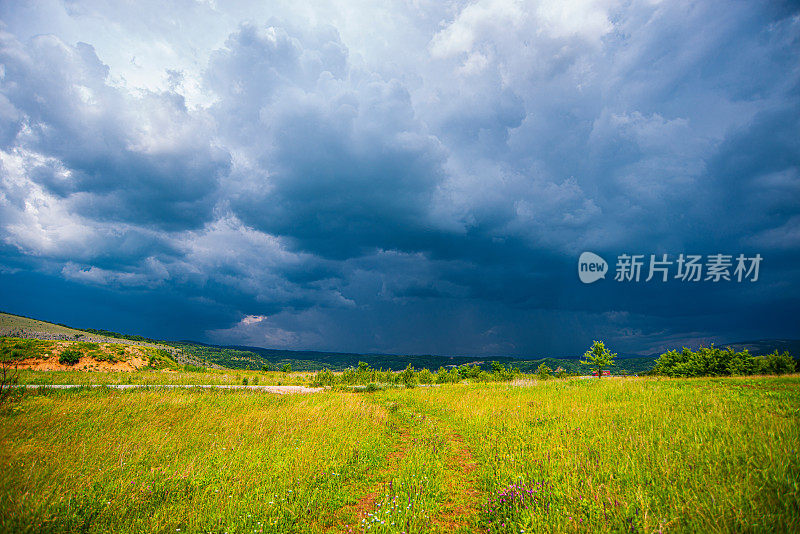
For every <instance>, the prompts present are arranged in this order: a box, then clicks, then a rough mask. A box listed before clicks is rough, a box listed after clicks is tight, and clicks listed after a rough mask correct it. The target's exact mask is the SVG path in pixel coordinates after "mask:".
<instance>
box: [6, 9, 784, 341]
mask: <svg viewBox="0 0 800 534" xmlns="http://www.w3.org/2000/svg"><path fill="white" fill-rule="evenodd" d="M245 4H246V3H242V5H239V4H238V3H231V4H230V5H226V6H213V5H207V4H202V5H201V4H194V3H192V4H191V5H189V4H187V5H185V6H178V7H175V8H173V7H171V6H166V7H163V8H161V7H160V8H159V10H152V13H153V15H152V16H153V17H155V13H158V17H157V18H158V20H152V21H151V20H149V19H150V17H151V15H150V14H149V13H150V11H149V10H147V9H142V10H140V12H131V11H130V10H129V9H128V8H126V7H124V6H112V5H108V4H106V3H102V2H94V1H92V0H86V1H83V2H69V3H67V4H65V3H62V2H60V1H59V0H52V1H51V2H49V3H43V4H42V5H41V6H39V7H37V6H13V5H4V6H2V8H0V18H2V20H3V21H5V22H6V27H5V28H4V30H3V32H2V35H0V65H2V71H0V165H1V166H0V263H1V264H2V267H3V273H4V274H0V277H7V279H8V280H12V279H16V278H15V277H17V278H18V277H44V279H46V280H48V282H47V284H46V285H48V287H50V286H52V287H56V286H58V284H59V283H61V284H64V287H65V288H69V291H77V292H79V291H80V288H86V289H85V291H86V292H87V294H99V293H97V292H98V291H100V292H107V293H108V294H109V295H113V298H111V297H109V298H111V300H113V301H114V302H122V301H124V299H125V298H126V295H127V296H130V297H131V299H133V301H135V302H137V303H139V304H137V305H141V303H144V302H151V301H152V302H156V301H157V302H159V303H160V305H163V306H166V307H168V308H169V309H170V310H173V311H174V313H175V314H180V313H183V312H185V311H187V310H198V311H195V312H193V313H194V314H195V315H194V316H193V317H194V319H196V320H197V324H198V325H201V326H198V328H199V330H198V334H197V335H198V336H200V335H203V334H202V331H208V332H209V333H208V334H207V335H208V336H209V337H208V338H209V339H214V340H219V341H226V342H236V341H237V339H241V340H246V341H247V342H249V343H252V344H257V345H270V346H280V347H289V348H324V349H341V350H370V351H398V352H440V353H446V352H451V353H461V354H501V353H502V354H530V353H532V352H536V351H542V352H547V353H566V352H576V351H579V350H580V348H581V347H582V346H584V345H585V344H587V343H588V342H590V341H591V339H592V338H597V337H602V338H605V339H609V340H612V341H613V342H614V344H615V345H617V346H619V347H620V350H625V351H644V352H647V351H649V350H658V349H659V348H661V347H663V346H666V345H668V344H670V343H675V344H680V343H683V342H692V341H696V342H699V341H705V340H711V339H723V340H728V341H730V340H732V339H733V338H741V337H770V336H789V335H793V334H794V333H795V332H797V328H798V326H800V324H798V323H797V320H796V319H795V317H796V316H797V314H796V311H797V308H798V304H800V271H798V267H797V265H798V262H800V252H799V251H800V247H799V246H798V245H800V208H798V207H799V206H800V161H798V160H799V159H800V144H799V143H798V138H797V135H796V132H797V131H800V98H798V94H800V93H798V88H799V87H800V70H798V68H797V66H796V57H797V55H798V51H800V23H798V20H800V18H798V16H799V15H798V10H797V9H796V8H795V7H793V6H792V4H791V3H783V4H781V3H771V4H741V3H733V2H731V3H725V4H723V5H720V4H713V3H711V2H669V3H658V2H655V3H653V2H633V3H620V2H615V1H608V2H606V1H592V0H587V1H581V2H539V3H536V4H532V3H524V2H522V3H518V2H503V1H496V0H479V1H477V2H470V3H463V4H457V5H453V6H452V8H447V9H446V8H444V7H434V6H427V7H425V6H416V7H410V6H368V7H362V8H358V9H357V8H355V7H349V6H346V5H345V6H335V5H333V4H328V3H325V2H319V3H316V4H313V5H309V6H305V7H303V6H296V5H294V4H291V3H285V4H284V3H277V4H275V5H274V6H272V7H271V8H270V9H266V8H263V7H262V6H252V5H245ZM182 17H183V19H186V20H191V21H192V24H191V28H189V27H186V28H185V31H180V32H176V31H173V28H175V27H177V25H179V21H181V20H183V19H182ZM388 21H395V22H396V21H403V23H402V24H399V23H392V24H390V23H389V22H388ZM109 27H113V28H117V30H115V31H116V32H117V33H110V32H109V30H108V28H109ZM117 41H118V42H119V43H121V45H119V46H115V43H116V42H117ZM583 250H592V251H594V252H596V253H598V254H600V255H602V256H603V257H605V258H607V259H609V260H611V259H613V258H615V257H616V255H618V254H621V253H640V254H651V253H669V254H673V255H675V254H678V253H681V252H683V253H699V254H713V253H718V252H721V253H731V254H738V253H740V252H741V253H746V254H749V255H752V254H755V253H761V254H762V255H763V256H764V257H765V262H764V265H763V272H762V278H761V279H760V280H759V282H758V283H756V284H751V285H745V284H736V283H732V284H727V285H725V284H712V283H699V284H694V285H691V284H680V283H678V282H673V283H666V284H653V283H650V284H644V283H640V284H628V285H625V284H619V283H615V282H613V281H611V280H605V281H601V282H598V283H596V284H594V285H591V286H584V285H582V284H580V282H579V281H578V280H577V277H576V276H575V272H574V271H575V263H576V260H577V257H578V255H579V254H580V252H582V251H583ZM612 263H613V262H612ZM214 310H217V311H214ZM12 311H13V310H12ZM26 312H27V313H34V312H35V310H34V311H31V310H28V309H27V308H26ZM90 315H91V313H89V312H88V311H87V312H86V314H85V317H89V316H90ZM97 317H102V318H103V320H108V321H111V323H109V324H98V325H97V326H100V327H103V326H106V327H114V328H123V329H124V327H125V325H132V326H133V325H136V326H137V327H140V326H144V327H145V328H146V325H143V323H142V322H141V321H133V320H132V319H131V314H130V313H129V311H126V312H124V313H123V312H120V313H119V314H117V315H116V317H115V314H114V313H113V312H108V311H107V310H106V311H103V312H102V315H100V314H98V315H97ZM114 321H116V322H114ZM158 324H161V325H164V324H165V323H158ZM157 328H158V327H156V326H153V327H152V329H150V330H148V332H147V333H150V334H151V335H157V334H156V333H155V330H154V329H157ZM161 328H162V329H163V330H162V333H161V334H158V335H164V336H174V335H178V334H177V333H178V332H181V333H182V334H181V335H183V333H185V332H186V331H187V328H188V327H187V325H186V324H184V323H182V324H181V325H180V326H177V325H176V326H175V327H169V326H161Z"/></svg>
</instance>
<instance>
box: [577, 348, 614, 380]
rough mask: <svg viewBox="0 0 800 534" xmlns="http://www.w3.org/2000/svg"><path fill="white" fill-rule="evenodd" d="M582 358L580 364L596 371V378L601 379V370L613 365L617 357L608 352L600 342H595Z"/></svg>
mask: <svg viewBox="0 0 800 534" xmlns="http://www.w3.org/2000/svg"><path fill="white" fill-rule="evenodd" d="M583 357H584V358H585V360H581V363H582V364H583V365H591V366H592V370H594V369H596V370H597V378H602V376H603V369H605V368H606V367H611V366H612V365H614V358H616V357H617V354H616V353H615V352H611V351H609V350H608V349H607V348H606V346H605V345H604V344H603V342H602V341H595V342H594V343H593V344H592V347H591V348H590V349H589V350H587V351H586V354H584V355H583Z"/></svg>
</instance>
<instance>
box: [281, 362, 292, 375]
mask: <svg viewBox="0 0 800 534" xmlns="http://www.w3.org/2000/svg"><path fill="white" fill-rule="evenodd" d="M281 371H283V372H284V373H291V372H292V364H291V363H285V364H283V368H281Z"/></svg>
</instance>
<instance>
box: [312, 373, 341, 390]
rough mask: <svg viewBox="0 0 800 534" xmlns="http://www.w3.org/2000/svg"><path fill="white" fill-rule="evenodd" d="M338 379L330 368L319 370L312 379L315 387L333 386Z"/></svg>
mask: <svg viewBox="0 0 800 534" xmlns="http://www.w3.org/2000/svg"><path fill="white" fill-rule="evenodd" d="M335 380H336V375H334V374H333V372H332V371H331V370H330V369H323V370H322V371H318V372H317V374H316V375H314V378H313V379H312V380H311V385H312V386H314V387H317V388H318V387H323V386H333V384H334V381H335Z"/></svg>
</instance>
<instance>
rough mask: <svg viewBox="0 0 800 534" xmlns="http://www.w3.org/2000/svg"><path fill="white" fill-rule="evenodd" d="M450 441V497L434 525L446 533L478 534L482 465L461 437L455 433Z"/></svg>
mask: <svg viewBox="0 0 800 534" xmlns="http://www.w3.org/2000/svg"><path fill="white" fill-rule="evenodd" d="M439 421H440V422H441V420H439ZM442 424H444V423H443V422H442ZM446 439H447V445H448V448H449V449H450V456H449V457H448V458H447V461H446V466H447V469H446V471H445V472H446V473H447V474H448V477H447V478H448V481H447V485H448V491H447V495H448V498H447V500H446V501H445V502H444V507H443V508H442V510H440V512H439V515H437V517H436V519H435V521H434V522H435V524H437V525H438V526H439V527H441V529H442V530H443V531H444V532H477V529H476V528H475V524H476V522H477V514H478V510H479V509H480V493H479V492H478V490H477V489H475V482H476V480H475V477H474V472H475V469H476V468H477V467H478V462H476V461H475V458H474V456H473V455H472V451H470V449H469V447H468V446H467V445H466V443H465V442H464V438H463V437H461V435H460V434H458V433H457V432H455V431H452V430H451V431H450V433H449V435H447V437H446Z"/></svg>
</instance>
